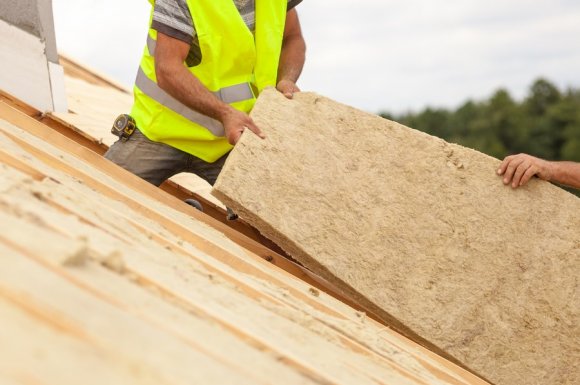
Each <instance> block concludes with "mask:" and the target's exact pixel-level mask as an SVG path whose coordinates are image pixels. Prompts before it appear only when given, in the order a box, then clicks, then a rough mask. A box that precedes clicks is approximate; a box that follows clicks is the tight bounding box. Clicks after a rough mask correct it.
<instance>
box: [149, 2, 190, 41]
mask: <svg viewBox="0 0 580 385" xmlns="http://www.w3.org/2000/svg"><path fill="white" fill-rule="evenodd" d="M151 28H153V29H155V30H157V31H158V32H161V33H164V34H166V35H168V36H171V37H173V38H176V39H179V40H182V41H184V42H186V43H188V44H191V42H192V41H193V37H194V36H195V28H194V26H193V21H192V19H191V14H190V13H189V7H188V6H187V1H186V0H156V1H155V8H154V9H153V22H152V24H151Z"/></svg>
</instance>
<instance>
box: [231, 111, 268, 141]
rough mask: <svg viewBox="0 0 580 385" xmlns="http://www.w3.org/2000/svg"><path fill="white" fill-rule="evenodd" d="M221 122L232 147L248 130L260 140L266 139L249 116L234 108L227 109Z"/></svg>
mask: <svg viewBox="0 0 580 385" xmlns="http://www.w3.org/2000/svg"><path fill="white" fill-rule="evenodd" d="M220 121H221V122H222V124H223V126H224V129H225V132H226V138H227V140H228V142H229V143H230V144H231V145H235V144H236V143H237V142H238V140H239V139H240V136H242V133H243V132H244V130H245V129H246V128H248V129H249V130H250V131H252V132H253V133H254V134H256V135H258V136H259V137H260V138H262V139H265V138H266V136H265V135H264V133H263V132H262V130H260V129H259V128H258V126H256V123H254V121H253V120H252V118H250V116H249V115H248V114H246V113H244V112H242V111H238V110H236V109H235V108H233V107H229V108H228V109H226V111H225V112H224V113H223V114H222V115H221V117H220Z"/></svg>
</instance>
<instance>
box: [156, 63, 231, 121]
mask: <svg viewBox="0 0 580 385" xmlns="http://www.w3.org/2000/svg"><path fill="white" fill-rule="evenodd" d="M157 83H158V84H159V87H161V88H162V89H163V90H164V91H165V92H167V93H168V94H169V95H171V96H173V97H174V98H175V99H177V100H179V101H180V102H181V103H183V104H185V105H186V106H187V107H189V108H191V109H193V110H195V111H197V112H200V113H202V114H204V115H207V116H209V117H211V118H213V119H216V120H219V121H220V122H221V121H223V116H224V115H225V114H226V113H227V112H228V111H229V110H230V109H231V107H230V106H229V105H228V104H226V103H224V102H222V101H221V100H219V99H218V98H217V97H216V96H215V95H214V94H213V93H211V92H210V91H209V90H208V89H207V88H206V87H205V86H204V85H203V84H202V83H201V82H200V81H199V79H197V78H196V77H195V75H193V74H192V73H191V72H189V71H188V70H187V68H186V67H185V66H184V65H183V64H182V63H176V64H169V65H164V66H161V67H159V68H157Z"/></svg>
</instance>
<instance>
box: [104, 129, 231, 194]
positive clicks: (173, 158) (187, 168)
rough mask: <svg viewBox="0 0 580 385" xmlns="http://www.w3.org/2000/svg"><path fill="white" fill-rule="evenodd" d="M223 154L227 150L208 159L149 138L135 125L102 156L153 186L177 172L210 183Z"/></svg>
mask: <svg viewBox="0 0 580 385" xmlns="http://www.w3.org/2000/svg"><path fill="white" fill-rule="evenodd" d="M227 157H228V154H226V155H224V156H222V157H221V158H220V159H218V160H217V161H215V162H214V163H208V162H205V161H203V160H201V159H199V158H197V157H195V156H193V155H191V154H188V153H186V152H183V151H181V150H178V149H176V148H174V147H171V146H169V145H167V144H164V143H159V142H154V141H152V140H149V139H148V138H147V137H146V136H145V135H143V134H142V133H141V131H139V130H138V129H137V130H135V132H134V133H133V135H131V137H130V138H129V139H128V140H127V141H125V142H123V141H121V140H118V141H116V142H115V143H113V145H112V146H111V147H110V148H109V150H108V151H107V152H106V153H105V158H107V159H109V160H110V161H112V162H114V163H116V164H117V165H119V166H121V167H123V168H124V169H125V170H127V171H130V172H132V173H133V174H135V175H137V176H139V177H141V178H143V179H145V180H146V181H147V182H149V183H152V184H154V185H155V186H159V185H161V183H163V182H164V181H165V180H166V179H168V178H170V177H172V176H173V175H175V174H178V173H180V172H191V173H194V174H196V175H197V176H199V177H201V178H203V179H205V180H206V181H207V182H208V183H209V184H210V185H212V186H213V184H214V183H215V181H216V179H217V177H218V175H219V173H220V171H221V169H222V167H223V165H224V162H225V161H226V158H227Z"/></svg>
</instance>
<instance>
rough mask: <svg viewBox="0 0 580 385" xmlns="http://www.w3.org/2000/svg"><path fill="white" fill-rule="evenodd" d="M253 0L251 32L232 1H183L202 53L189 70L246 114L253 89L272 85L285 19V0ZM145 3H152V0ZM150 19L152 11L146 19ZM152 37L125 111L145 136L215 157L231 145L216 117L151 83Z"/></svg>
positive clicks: (207, 157)
mask: <svg viewBox="0 0 580 385" xmlns="http://www.w3.org/2000/svg"><path fill="white" fill-rule="evenodd" d="M255 1H256V30H255V35H253V34H252V33H251V31H250V30H249V29H248V27H247V26H246V24H245V23H244V21H243V19H242V17H241V16H240V13H239V12H238V9H237V8H236V6H235V4H234V2H233V0H207V1H200V0H188V1H187V5H188V7H189V11H190V13H191V16H192V18H193V20H195V29H196V32H197V36H198V38H199V44H200V48H201V52H202V59H201V63H200V64H199V65H197V66H195V67H191V68H189V71H190V72H191V73H192V74H193V75H195V76H196V77H197V78H198V79H199V80H200V81H201V83H202V84H203V85H204V86H205V87H206V88H207V89H208V90H210V91H211V92H213V93H214V95H216V96H217V97H218V98H219V99H221V100H222V101H223V102H225V103H228V104H230V105H231V106H232V107H234V108H236V109H238V110H240V111H244V112H247V113H248V112H250V110H251V109H252V107H253V106H254V103H255V102H256V98H257V96H258V95H257V94H259V93H260V92H261V91H262V90H263V89H264V88H265V87H269V86H275V85H276V77H277V73H278V61H279V59H280V52H281V49H282V38H283V34H284V25H285V23H286V8H287V0H255ZM149 2H150V3H151V4H154V0H149ZM152 18H153V10H152V11H151V18H150V23H151V20H152ZM150 25H151V24H150ZM156 40H157V31H156V30H154V29H152V28H150V29H149V35H148V39H147V46H146V47H145V50H144V53H143V58H142V59H141V65H140V68H139V72H138V75H137V79H136V81H135V87H134V94H135V102H134V104H133V109H132V111H131V116H133V118H134V119H135V121H136V122H137V126H138V127H139V130H141V131H142V132H143V134H144V135H145V136H147V137H148V138H149V139H151V140H153V141H156V142H162V143H166V144H168V145H170V146H173V147H175V148H178V149H180V150H182V151H185V152H187V153H189V154H192V155H194V156H196V157H198V158H200V159H203V160H205V161H206V162H215V161H216V160H217V159H219V158H220V157H222V156H223V155H225V154H226V153H227V152H228V151H230V150H231V149H232V146H231V145H230V144H229V143H228V141H227V139H226V138H225V132H224V128H223V126H222V124H221V123H220V122H219V121H217V120H214V119H212V118H210V117H208V116H206V115H203V114H201V113H199V112H197V111H194V110H192V109H190V108H189V107H187V106H185V105H184V104H183V103H181V102H180V101H178V100H177V99H175V98H173V97H172V96H170V95H169V94H167V93H166V92H165V91H163V90H162V89H161V88H160V87H159V86H158V85H157V78H156V75H155V59H154V55H155V46H156ZM184 65H185V64H184ZM256 93H257V94H256Z"/></svg>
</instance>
